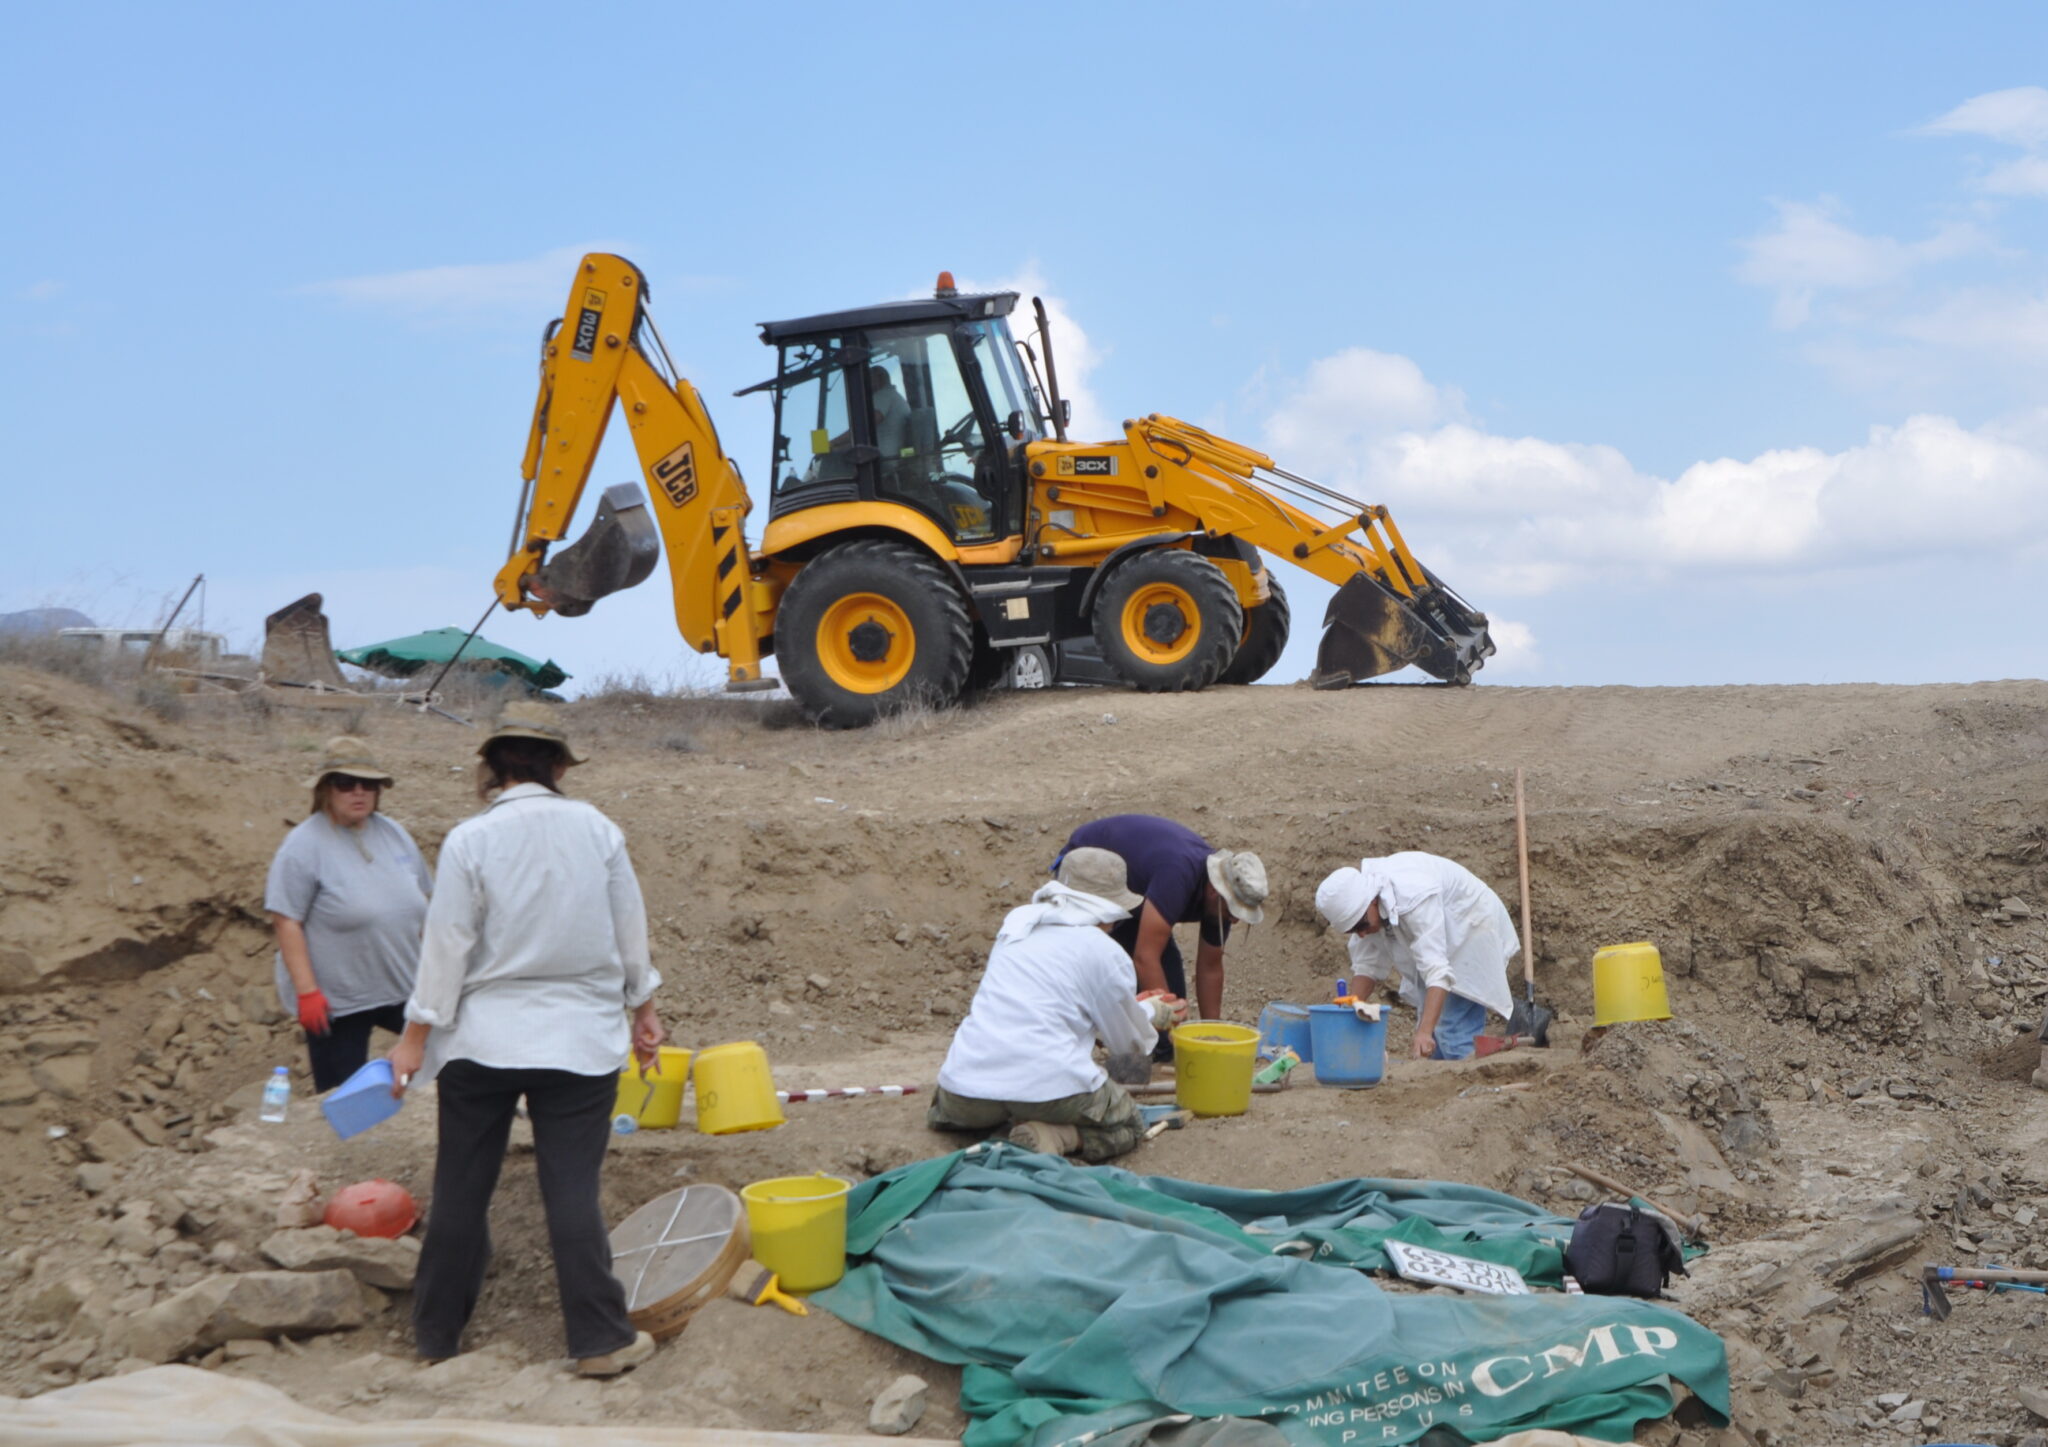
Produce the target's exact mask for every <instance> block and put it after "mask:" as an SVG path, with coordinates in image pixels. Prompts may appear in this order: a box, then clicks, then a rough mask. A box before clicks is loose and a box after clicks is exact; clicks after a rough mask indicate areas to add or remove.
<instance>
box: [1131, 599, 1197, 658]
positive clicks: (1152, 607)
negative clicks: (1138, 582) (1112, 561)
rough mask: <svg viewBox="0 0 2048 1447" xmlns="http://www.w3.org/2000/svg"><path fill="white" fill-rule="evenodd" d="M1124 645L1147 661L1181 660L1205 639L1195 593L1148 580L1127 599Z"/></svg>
mask: <svg viewBox="0 0 2048 1447" xmlns="http://www.w3.org/2000/svg"><path fill="white" fill-rule="evenodd" d="M1123 636H1124V646H1125V647H1127V648H1129V649H1130V650H1131V652H1133V653H1135V654H1136V655H1137V656H1138V658H1139V660H1140V661H1141V662H1144V663H1155V664H1156V663H1178V662H1180V661H1181V660H1182V659H1183V658H1186V657H1187V656H1188V655H1189V654H1190V653H1192V652H1194V651H1195V645H1196V644H1197V643H1199V642H1201V640H1202V614H1201V611H1200V610H1199V609H1198V608H1196V606H1195V600H1194V596H1193V595H1192V594H1190V593H1189V592H1188V590H1187V589H1185V588H1182V587H1179V586H1178V585H1176V584H1173V583H1147V584H1145V585H1144V586H1142V587H1140V588H1139V589H1138V590H1137V591H1136V592H1134V593H1132V594H1131V596H1130V597H1129V598H1128V599H1127V600H1125V602H1124V612H1123Z"/></svg>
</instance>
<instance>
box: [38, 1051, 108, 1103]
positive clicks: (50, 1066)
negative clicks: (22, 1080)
mask: <svg viewBox="0 0 2048 1447" xmlns="http://www.w3.org/2000/svg"><path fill="white" fill-rule="evenodd" d="M28 1074H29V1079H31V1080H33V1081H34V1082H35V1083H36V1084H37V1085H39V1086H41V1087H42V1088H43V1089H44V1090H47V1091H49V1092H50V1094H52V1095H55V1096H61V1097H62V1098H64V1099H65V1100H77V1099H79V1098H81V1097H82V1096H84V1095H85V1094H86V1092H87V1090H88V1088H89V1087H90V1086H91V1083H92V1057H91V1056H90V1055H55V1056H52V1057H51V1058H50V1059H48V1060H39V1061H37V1062H36V1063H35V1064H34V1065H32V1066H31V1067H29V1072H28Z"/></svg>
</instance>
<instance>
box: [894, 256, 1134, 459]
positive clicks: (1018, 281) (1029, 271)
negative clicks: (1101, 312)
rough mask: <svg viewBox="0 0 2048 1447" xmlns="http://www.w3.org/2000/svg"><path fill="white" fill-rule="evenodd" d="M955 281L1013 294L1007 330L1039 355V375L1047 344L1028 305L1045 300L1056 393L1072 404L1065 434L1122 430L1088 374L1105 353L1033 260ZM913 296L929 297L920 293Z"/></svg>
mask: <svg viewBox="0 0 2048 1447" xmlns="http://www.w3.org/2000/svg"><path fill="white" fill-rule="evenodd" d="M959 285H960V289H961V290H962V291H966V292H988V291H1014V292H1016V293H1017V309H1016V311H1014V312H1012V313H1011V314H1010V334H1011V335H1012V336H1014V337H1015V338H1016V339H1017V340H1018V341H1020V342H1027V343H1029V344H1030V347H1031V350H1032V351H1034V352H1036V353H1037V354H1038V367H1039V372H1040V374H1041V377H1042V376H1043V373H1044V371H1045V348H1044V347H1043V346H1041V345H1040V343H1039V339H1038V335H1037V332H1038V318H1037V316H1036V315H1035V314H1034V313H1033V311H1032V309H1031V299H1032V298H1033V297H1037V298H1039V299H1040V300H1041V301H1043V302H1044V303H1045V320H1046V325H1048V326H1049V327H1051V328H1052V353H1053V360H1054V362H1055V363H1056V364H1057V365H1058V367H1059V378H1060V396H1061V397H1063V398H1065V399H1066V400H1067V401H1069V402H1071V403H1073V404H1074V421H1073V425H1072V426H1071V427H1070V428H1069V429H1068V435H1069V436H1071V437H1074V438H1076V439H1078V440H1094V439H1102V438H1111V437H1116V436H1118V435H1120V434H1121V433H1122V430H1123V429H1122V428H1120V427H1118V426H1117V419H1113V418H1111V417H1110V416H1109V414H1108V413H1106V412H1104V411H1103V410H1102V402H1101V399H1100V398H1099V397H1097V396H1096V394H1095V389H1094V387H1093V386H1091V385H1090V383H1089V378H1090V377H1092V376H1093V375H1094V373H1095V369H1096V368H1097V367H1099V366H1100V365H1101V364H1102V360H1103V358H1104V356H1105V355H1106V354H1105V353H1104V352H1103V351H1102V349H1101V348H1099V347H1097V346H1096V345H1095V343H1094V342H1092V341H1090V340H1089V338H1088V333H1087V332H1086V331H1084V330H1083V329H1082V327H1081V324H1080V323H1079V322H1077V321H1075V320H1074V314H1073V312H1072V311H1071V310H1069V309H1068V307H1067V304H1066V302H1065V301H1063V300H1062V299H1061V298H1060V297H1058V296H1057V295H1055V294H1054V292H1053V290H1052V287H1051V285H1050V284H1049V283H1048V282H1047V281H1046V279H1045V275H1044V273H1042V272H1041V271H1040V270H1039V269H1038V263H1037V262H1035V261H1034V262H1030V263H1027V264H1026V265H1025V267H1024V269H1023V270H1021V271H1017V272H1013V273H1011V274H1010V275H1009V276H1005V277H1000V278H997V279H995V280H987V281H985V280H982V279H980V278H971V279H970V278H962V279H961V281H960V284H959ZM913 294H914V295H916V296H927V295H929V293H927V292H924V291H919V292H916V293H913Z"/></svg>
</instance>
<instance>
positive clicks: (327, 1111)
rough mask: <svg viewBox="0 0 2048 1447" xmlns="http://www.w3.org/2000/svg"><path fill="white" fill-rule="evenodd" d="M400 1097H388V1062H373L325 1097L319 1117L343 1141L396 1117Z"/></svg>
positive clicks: (389, 1079)
mask: <svg viewBox="0 0 2048 1447" xmlns="http://www.w3.org/2000/svg"><path fill="white" fill-rule="evenodd" d="M404 1104H405V1099H404V1097H403V1096H394V1095H392V1093H391V1062H390V1061H388V1060H372V1061H371V1062H370V1063H369V1064H368V1065H365V1066H364V1067H363V1068H362V1069H361V1070H358V1071H357V1072H356V1073H355V1074H354V1075H351V1076H350V1077H349V1078H348V1079H347V1080H344V1081H343V1082H342V1083H341V1084H339V1085H337V1086H335V1087H334V1089H332V1090H330V1091H329V1092H328V1093H327V1098H326V1099H325V1100H323V1101H321V1102H320V1113H321V1114H322V1115H325V1116H326V1117H327V1123H328V1124H329V1125H331V1126H333V1127H334V1133H335V1134H336V1135H338V1136H340V1137H341V1138H342V1139H343V1140H348V1139H349V1138H350V1137H352V1136H359V1135H361V1134H362V1133H363V1132H364V1131H366V1130H368V1129H369V1128H370V1127H371V1126H373V1125H376V1124H377V1123H378V1122H380V1121H387V1120H389V1119H391V1117H392V1116H394V1115H397V1114H398V1111H399V1108H400V1107H401V1106H403V1105H404Z"/></svg>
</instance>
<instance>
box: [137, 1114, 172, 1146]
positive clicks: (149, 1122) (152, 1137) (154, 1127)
mask: <svg viewBox="0 0 2048 1447" xmlns="http://www.w3.org/2000/svg"><path fill="white" fill-rule="evenodd" d="M128 1129H130V1130H132V1131H134V1132H135V1134H136V1137H137V1138H138V1139H140V1140H141V1142H142V1143H143V1144H144V1145H149V1146H160V1145H162V1144H164V1142H166V1141H167V1140H169V1139H170V1137H169V1136H168V1135H166V1134H165V1133H164V1128H163V1126H161V1125H159V1124H158V1123H157V1119H156V1117H155V1116H153V1115H144V1114H143V1113H142V1112H141V1111H139V1110H138V1111H136V1112H135V1113H134V1114H133V1115H131V1116H129V1117H128Z"/></svg>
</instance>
